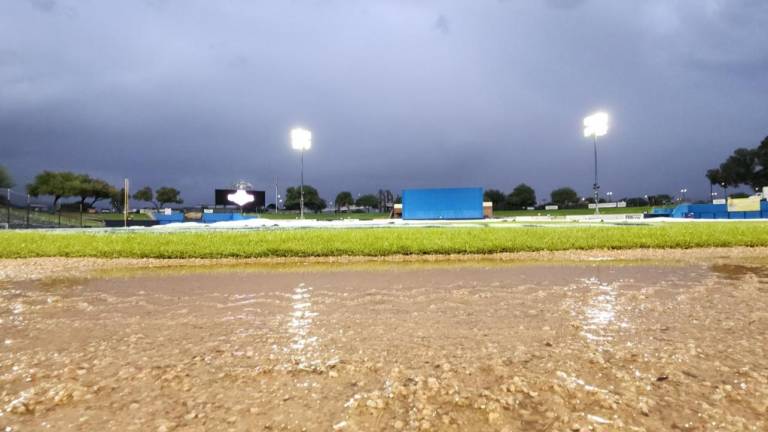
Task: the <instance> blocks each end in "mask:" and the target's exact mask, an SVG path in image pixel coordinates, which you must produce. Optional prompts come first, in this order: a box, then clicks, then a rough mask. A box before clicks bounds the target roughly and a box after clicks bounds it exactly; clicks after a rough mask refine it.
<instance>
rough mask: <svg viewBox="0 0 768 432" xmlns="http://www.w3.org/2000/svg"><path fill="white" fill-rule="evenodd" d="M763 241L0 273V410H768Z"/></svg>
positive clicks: (266, 424) (335, 420)
mask: <svg viewBox="0 0 768 432" xmlns="http://www.w3.org/2000/svg"><path fill="white" fill-rule="evenodd" d="M766 264H768V261H765V262H762V263H750V264H743V263H742V264H738V263H734V264H727V263H726V264H723V263H719V264H707V263H702V264H700V265H693V266H692V265H649V264H641V263H610V262H593V263H583V264H572V263H570V264H556V263H542V264H535V263H534V264H525V265H520V264H517V265H511V264H489V265H487V266H485V265H473V266H467V265H453V266H435V267H420V266H399V267H398V266H396V265H388V266H379V267H377V268H374V269H356V268H351V269H350V268H343V267H342V268H336V269H334V268H330V269H328V268H326V269H300V268H296V269H290V268H289V269H282V270H281V271H261V270H259V269H258V268H257V267H254V268H248V267H246V268H236V269H232V270H230V271H221V269H219V271H216V272H207V271H201V272H194V273H181V274H174V273H172V272H162V273H159V272H144V273H142V272H134V273H131V272H129V273H126V274H121V275H112V276H108V277H107V276H105V277H99V278H89V279H82V280H78V279H65V280H46V281H38V282H14V283H9V282H6V283H0V335H1V336H0V343H2V346H0V413H1V414H0V430H5V431H17V430H18V431H25V430H56V431H59V430H89V431H98V430H140V431H146V430H150V431H170V430H179V431H203V430H233V431H246V430H249V431H250V430H271V431H282V430H285V431H302V430H308V431H315V430H318V431H328V430H344V431H377V430H404V431H416V430H419V431H423V430H455V431H508V432H509V431H536V430H550V431H566V430H570V431H580V430H585V431H586V430H629V431H642V430H646V431H659V430H681V431H710V430H711V431H715V430H718V431H720V430H755V431H758V430H761V431H764V430H768V420H767V419H768V415H767V414H766V413H768V271H767V270H766Z"/></svg>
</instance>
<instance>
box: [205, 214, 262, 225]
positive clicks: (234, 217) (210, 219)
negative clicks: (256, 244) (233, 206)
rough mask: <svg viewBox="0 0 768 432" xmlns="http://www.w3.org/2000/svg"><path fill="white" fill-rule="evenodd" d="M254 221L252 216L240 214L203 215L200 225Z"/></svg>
mask: <svg viewBox="0 0 768 432" xmlns="http://www.w3.org/2000/svg"><path fill="white" fill-rule="evenodd" d="M247 219H256V217H254V216H245V215H243V214H241V213H203V218H202V220H201V222H202V223H215V222H225V221H241V220H247Z"/></svg>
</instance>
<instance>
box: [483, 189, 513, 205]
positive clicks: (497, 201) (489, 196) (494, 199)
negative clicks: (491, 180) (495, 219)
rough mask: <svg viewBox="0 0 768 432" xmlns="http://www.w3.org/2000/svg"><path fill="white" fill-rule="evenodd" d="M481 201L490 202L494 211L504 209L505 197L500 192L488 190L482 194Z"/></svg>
mask: <svg viewBox="0 0 768 432" xmlns="http://www.w3.org/2000/svg"><path fill="white" fill-rule="evenodd" d="M483 200H485V201H490V202H491V203H492V205H493V209H494V210H502V209H503V208H504V207H505V201H506V200H507V197H506V196H505V195H504V192H502V191H500V190H496V189H488V190H486V191H485V192H484V193H483Z"/></svg>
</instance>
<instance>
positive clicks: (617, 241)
mask: <svg viewBox="0 0 768 432" xmlns="http://www.w3.org/2000/svg"><path fill="white" fill-rule="evenodd" d="M726 246H768V223H757V222H755V223H677V224H661V225H650V226H607V225H606V226H574V227H522V226H518V227H510V228H491V227H485V228H482V227H481V228H367V229H366V228H358V229H301V230H275V231H218V232H215V231H214V232H211V231H208V232H177V233H156V232H125V231H120V232H114V233H104V232H101V233H88V232H77V233H63V232H51V231H48V232H36V231H8V232H0V257H2V258H23V257H106V258H117V257H132V258H225V257H242V258H245V257H312V256H317V257H324V256H346V255H357V256H387V255H397V254H406V255H422V254H438V255H439V254H489V253H497V252H522V251H544V250H548V251H556V250H570V249H581V250H584V249H629V248H678V249H681V248H682V249H684V248H694V247H726Z"/></svg>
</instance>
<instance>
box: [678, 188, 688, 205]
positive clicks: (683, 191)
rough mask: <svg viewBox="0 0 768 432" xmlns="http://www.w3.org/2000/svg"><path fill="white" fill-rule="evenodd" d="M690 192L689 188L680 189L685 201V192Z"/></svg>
mask: <svg viewBox="0 0 768 432" xmlns="http://www.w3.org/2000/svg"><path fill="white" fill-rule="evenodd" d="M687 192H688V189H680V195H681V196H682V198H683V202H685V201H686V200H685V194H686V193H687Z"/></svg>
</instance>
